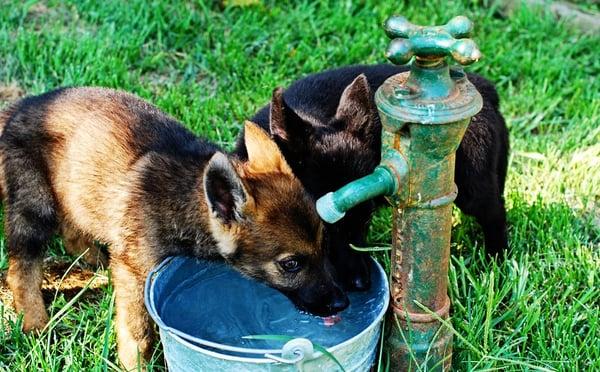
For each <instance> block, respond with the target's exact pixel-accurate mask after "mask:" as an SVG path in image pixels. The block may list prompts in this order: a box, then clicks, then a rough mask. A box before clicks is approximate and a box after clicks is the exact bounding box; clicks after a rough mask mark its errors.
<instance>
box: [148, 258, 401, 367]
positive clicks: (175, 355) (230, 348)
mask: <svg viewBox="0 0 600 372" xmlns="http://www.w3.org/2000/svg"><path fill="white" fill-rule="evenodd" d="M201 262H202V261H199V260H196V259H193V258H185V257H170V258H167V259H166V260H165V261H164V262H162V263H161V264H160V265H159V266H158V267H156V269H154V270H153V271H152V272H151V273H150V275H149V276H148V279H147V280H146V288H145V303H146V307H147V309H148V312H149V313H150V316H151V317H152V319H154V321H155V322H156V324H157V325H158V327H159V331H160V338H161V342H162V345H163V350H164V357H165V360H166V362H167V365H168V367H169V370H170V371H190V372H191V371H236V372H244V371H336V370H340V368H339V366H338V365H337V363H336V361H334V360H333V359H332V358H330V357H329V356H327V355H324V354H323V353H321V352H318V351H317V350H315V347H314V345H313V344H312V343H311V341H310V340H308V339H306V338H302V335H298V338H294V339H292V340H290V341H288V342H286V343H285V344H284V345H283V346H282V347H281V349H255V348H246V347H239V346H235V345H224V344H220V343H216V342H211V341H210V340H203V339H200V338H197V337H194V336H191V335H189V334H186V331H185V330H183V329H176V328H175V327H172V326H169V325H167V324H165V322H164V321H163V319H162V318H161V310H160V309H161V308H162V307H161V304H162V303H164V301H165V298H166V297H168V296H169V295H172V294H173V293H174V292H176V291H178V288H179V286H180V285H181V284H182V283H184V282H185V283H188V284H189V282H190V281H193V280H195V278H194V271H195V270H194V265H198V264H201ZM372 275H373V279H374V280H373V283H376V285H378V286H379V287H380V289H382V290H380V291H374V293H378V295H377V297H380V298H375V299H374V301H379V303H380V304H381V310H380V311H379V312H378V313H377V314H376V317H375V318H374V319H373V321H372V322H371V323H370V324H369V325H368V326H367V327H366V328H364V329H363V330H362V331H360V332H359V333H358V334H356V335H354V336H353V337H351V338H349V339H347V340H345V341H343V342H341V343H339V344H337V345H333V346H331V347H328V348H327V350H328V351H329V352H330V353H331V354H332V355H333V356H334V357H335V358H336V359H337V361H338V362H339V363H340V364H341V365H342V366H343V367H344V369H345V370H346V371H368V370H369V369H370V368H371V366H372V365H373V363H374V360H375V356H376V353H377V344H378V341H379V338H380V334H381V323H382V320H383V317H384V315H385V313H386V310H387V308H388V304H389V284H388V281H387V277H386V274H385V272H384V270H383V268H382V267H381V266H380V265H379V264H378V263H376V262H373V270H372Z"/></svg>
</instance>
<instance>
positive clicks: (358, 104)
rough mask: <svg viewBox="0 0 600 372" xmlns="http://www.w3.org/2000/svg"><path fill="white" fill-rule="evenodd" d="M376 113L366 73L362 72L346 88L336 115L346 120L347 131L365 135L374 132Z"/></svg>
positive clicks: (337, 117)
mask: <svg viewBox="0 0 600 372" xmlns="http://www.w3.org/2000/svg"><path fill="white" fill-rule="evenodd" d="M375 115H377V108H376V107H375V102H374V100H373V97H372V95H371V88H369V82H368V81H367V77H366V76H365V75H364V74H360V75H358V77H356V79H354V81H353V82H352V83H351V84H350V85H348V86H347V87H346V89H344V93H343V94H342V98H340V103H339V105H338V108H337V111H336V113H335V117H336V119H339V120H342V121H344V122H346V130H347V131H349V132H351V133H352V134H354V135H357V136H360V137H364V136H365V135H369V134H370V133H372V132H373V129H374V128H373V127H374V125H375Z"/></svg>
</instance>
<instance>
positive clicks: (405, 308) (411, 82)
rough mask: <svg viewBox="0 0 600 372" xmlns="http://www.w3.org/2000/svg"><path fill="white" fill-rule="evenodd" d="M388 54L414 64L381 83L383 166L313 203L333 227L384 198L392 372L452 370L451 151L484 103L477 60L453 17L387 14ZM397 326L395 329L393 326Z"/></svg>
mask: <svg viewBox="0 0 600 372" xmlns="http://www.w3.org/2000/svg"><path fill="white" fill-rule="evenodd" d="M384 27H385V31H386V34H387V35H388V36H389V37H390V38H392V42H391V43H390V46H389V48H388V51H387V54H386V55H387V58H388V59H389V60H390V61H392V62H393V63H396V64H405V63H408V62H409V61H412V63H411V68H410V71H409V72H404V73H400V74H398V75H394V76H392V77H390V78H389V79H387V80H386V81H385V82H384V83H383V85H382V86H381V87H379V89H378V90H377V92H376V93H375V101H376V104H377V108H378V111H379V116H380V118H381V122H382V125H383V131H382V139H383V140H382V164H380V165H379V166H378V167H377V168H376V170H375V172H374V173H373V174H371V175H368V176H366V177H363V178H361V179H359V180H356V181H353V182H351V183H349V184H347V185H346V186H344V187H342V188H341V189H340V190H338V191H336V192H332V193H329V194H327V195H325V196H323V197H322V198H321V199H319V200H318V201H317V211H318V212H319V215H320V216H321V218H323V220H325V221H326V222H329V223H334V222H336V221H338V220H339V219H341V218H343V216H344V214H345V212H346V211H347V210H349V209H350V208H352V207H353V206H356V205H358V204H360V203H362V202H364V201H366V200H368V199H371V198H374V197H377V196H380V195H385V196H386V199H387V200H388V201H389V202H390V204H391V205H392V207H393V230H392V231H393V235H392V272H391V292H392V293H391V296H392V301H391V304H392V305H391V307H392V311H391V315H390V317H391V319H390V320H391V322H389V323H391V325H392V326H391V327H390V330H391V332H390V335H389V337H388V338H387V345H386V347H387V349H388V350H389V352H390V355H391V362H392V366H391V367H392V369H391V370H394V371H407V370H416V369H423V368H424V369H426V370H431V369H433V370H448V369H450V365H451V357H452V334H451V333H450V332H449V330H447V329H446V328H445V327H442V325H441V323H440V322H439V319H447V318H448V316H449V309H450V299H449V297H448V294H447V281H448V261H449V257H450V230H451V225H452V202H453V201H454V199H455V198H456V185H455V183H454V167H455V156H456V150H457V148H458V146H459V144H460V141H461V140H462V137H463V135H464V132H465V130H466V128H467V126H468V124H469V122H470V119H471V117H472V116H473V115H475V114H476V113H477V112H479V110H481V107H482V98H481V95H480V94H479V92H478V91H477V90H476V89H475V87H474V86H473V85H472V84H471V83H470V82H469V81H468V79H467V78H466V75H465V74H464V72H462V70H461V69H452V70H451V69H450V68H449V66H448V64H447V62H446V57H448V56H450V57H451V58H453V59H454V60H455V61H457V62H458V63H459V64H461V65H468V64H471V63H473V62H475V61H477V60H478V59H479V58H480V57H481V53H480V52H479V49H478V48H477V45H476V44H475V43H474V42H473V41H472V40H470V39H466V37H468V36H469V35H470V33H471V30H472V28H473V25H472V23H471V21H469V20H468V19H467V18H466V17H463V16H458V17H455V18H453V19H452V20H450V21H449V22H448V23H447V24H445V25H443V26H432V27H424V26H417V25H413V24H412V23H410V22H408V21H407V20H406V19H405V18H403V17H399V16H393V17H390V18H389V19H388V20H387V21H386V23H385V26H384ZM397 325H398V326H397Z"/></svg>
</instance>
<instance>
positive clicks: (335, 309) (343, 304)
mask: <svg viewBox="0 0 600 372" xmlns="http://www.w3.org/2000/svg"><path fill="white" fill-rule="evenodd" d="M348 305H350V300H349V299H348V296H346V294H344V293H342V294H340V295H339V296H336V298H334V299H333V301H332V302H331V304H330V305H329V309H330V310H331V312H332V313H339V312H340V311H342V310H344V309H345V308H347V307H348Z"/></svg>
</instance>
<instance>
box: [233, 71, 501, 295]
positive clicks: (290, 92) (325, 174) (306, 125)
mask: <svg viewBox="0 0 600 372" xmlns="http://www.w3.org/2000/svg"><path fill="white" fill-rule="evenodd" d="M407 70H408V67H406V66H393V65H375V66H363V65H356V66H349V67H343V68H339V69H334V70H329V71H325V72H322V73H318V74H314V75H310V76H308V77H306V78H303V79H301V80H298V81H296V82H294V83H293V84H292V85H291V86H290V87H289V88H288V89H286V90H285V92H284V91H283V90H282V89H281V88H279V89H276V90H275V91H274V93H273V100H272V102H271V104H270V105H268V106H265V107H263V108H262V109H261V110H260V111H259V112H258V113H257V114H256V115H255V116H254V117H253V118H252V120H253V121H254V122H256V123H258V124H259V125H260V126H262V127H263V128H265V129H267V128H268V129H269V131H270V132H271V135H272V136H273V138H274V139H275V142H276V143H277V144H278V146H279V147H280V148H281V150H282V152H283V154H284V156H285V158H286V159H287V161H288V162H289V164H290V166H291V168H292V170H293V171H294V173H295V174H296V176H297V177H298V178H299V179H300V181H301V182H302V183H303V184H304V186H305V187H306V189H307V191H308V192H309V193H311V194H312V195H313V197H314V198H315V199H316V198H318V197H320V196H322V195H324V194H326V193H327V192H329V191H334V190H337V189H338V188H340V187H341V186H343V185H345V184H346V183H348V182H350V181H352V180H355V179H357V178H360V177H363V176H365V175H367V174H369V173H371V172H372V171H373V169H374V168H375V166H377V165H378V164H379V161H380V150H381V138H380V136H381V122H380V119H379V116H378V114H377V109H376V107H375V104H374V99H373V96H374V92H375V91H376V89H377V88H378V87H379V86H380V85H381V84H383V82H384V81H385V80H386V79H387V78H388V77H390V76H392V75H395V74H398V73H400V72H404V71H407ZM467 76H468V78H469V80H470V81H471V82H472V83H473V84H474V85H475V87H476V88H477V90H478V91H479V92H480V93H481V95H482V96H483V108H482V110H481V111H480V112H479V113H478V114H477V115H475V116H474V117H473V118H472V120H471V124H470V125H469V127H468V129H467V131H466V133H465V136H464V138H463V140H462V142H461V145H460V147H459V148H458V151H457V154H456V172H455V179H456V184H457V186H458V197H457V199H456V201H455V203H456V205H457V206H458V207H459V208H460V209H461V210H462V211H463V212H464V213H466V214H468V215H472V216H474V217H475V218H476V219H477V221H478V222H479V224H480V225H481V227H482V228H483V233H484V236H485V244H486V250H487V252H488V254H490V255H496V254H498V253H500V252H501V251H502V250H503V249H504V248H506V246H507V237H506V212H505V208H504V199H503V197H502V194H503V192H504V181H505V178H506V168H507V156H508V131H507V128H506V124H505V122H504V118H503V117H502V114H501V113H500V111H499V97H498V93H497V92H496V89H495V88H494V86H493V85H492V83H490V82H489V81H488V80H486V79H484V78H483V77H481V76H479V75H476V74H467ZM235 153H237V154H238V155H239V156H240V157H241V158H245V157H246V149H245V147H244V143H243V134H241V135H240V137H239V139H238V142H237V146H236V150H235ZM380 203H381V200H379V201H370V202H366V203H363V204H361V205H359V206H357V207H356V208H354V209H353V210H351V211H350V212H348V213H347V215H346V216H345V217H344V218H343V219H342V220H340V221H339V222H337V223H335V224H332V225H327V227H326V241H327V244H328V247H327V249H329V252H330V257H331V259H332V262H333V264H334V267H335V268H336V271H337V276H338V278H339V280H340V281H341V282H342V284H344V285H345V287H346V288H347V289H350V290H352V289H358V290H360V289H366V288H368V287H369V285H370V283H369V271H368V265H366V262H365V261H364V256H363V255H361V254H360V253H357V252H355V251H352V250H351V249H349V244H354V245H358V246H360V245H363V244H364V243H365V238H366V234H367V229H368V223H369V221H370V218H371V215H372V212H373V211H374V209H375V207H376V206H377V205H378V204H380Z"/></svg>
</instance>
